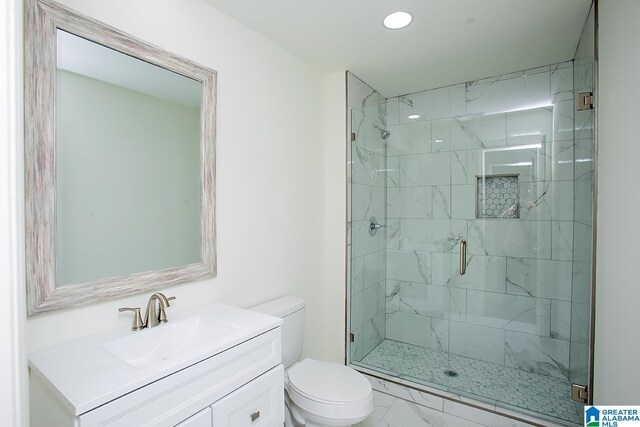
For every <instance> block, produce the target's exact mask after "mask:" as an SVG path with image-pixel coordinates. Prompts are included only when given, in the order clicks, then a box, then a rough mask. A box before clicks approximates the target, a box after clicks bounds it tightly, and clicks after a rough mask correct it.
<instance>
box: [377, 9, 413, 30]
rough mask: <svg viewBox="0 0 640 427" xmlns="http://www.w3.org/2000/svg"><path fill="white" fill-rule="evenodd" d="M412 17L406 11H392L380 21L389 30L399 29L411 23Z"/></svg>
mask: <svg viewBox="0 0 640 427" xmlns="http://www.w3.org/2000/svg"><path fill="white" fill-rule="evenodd" d="M412 20H413V17H412V16H411V15H410V14H409V13H407V12H394V13H392V14H390V15H388V16H387V17H386V18H384V21H382V23H383V24H384V26H385V27H387V28H388V29H390V30H399V29H400V28H404V27H406V26H407V25H409V24H411V21H412Z"/></svg>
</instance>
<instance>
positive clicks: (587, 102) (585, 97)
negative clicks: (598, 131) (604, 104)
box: [578, 92, 593, 111]
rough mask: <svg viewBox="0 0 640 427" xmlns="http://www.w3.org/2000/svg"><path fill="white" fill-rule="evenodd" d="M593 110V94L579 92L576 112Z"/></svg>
mask: <svg viewBox="0 0 640 427" xmlns="http://www.w3.org/2000/svg"><path fill="white" fill-rule="evenodd" d="M592 108H593V93H591V92H580V93H579V94H578V111H582V110H591V109H592Z"/></svg>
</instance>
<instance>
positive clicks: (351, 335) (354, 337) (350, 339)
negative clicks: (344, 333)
mask: <svg viewBox="0 0 640 427" xmlns="http://www.w3.org/2000/svg"><path fill="white" fill-rule="evenodd" d="M355 340H356V336H355V335H353V334H349V342H354V341H355Z"/></svg>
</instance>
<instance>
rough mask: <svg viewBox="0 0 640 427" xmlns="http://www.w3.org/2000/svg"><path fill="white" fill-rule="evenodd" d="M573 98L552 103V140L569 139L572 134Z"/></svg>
mask: <svg viewBox="0 0 640 427" xmlns="http://www.w3.org/2000/svg"><path fill="white" fill-rule="evenodd" d="M574 104H575V102H573V99H570V100H567V101H558V102H556V103H554V104H553V140H554V141H571V140H573V134H574V127H573V126H574V123H573V114H574V111H573V110H574Z"/></svg>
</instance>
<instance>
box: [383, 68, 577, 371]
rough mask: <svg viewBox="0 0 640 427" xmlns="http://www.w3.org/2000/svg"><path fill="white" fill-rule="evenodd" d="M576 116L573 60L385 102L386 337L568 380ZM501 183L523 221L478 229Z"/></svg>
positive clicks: (493, 222)
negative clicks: (507, 182)
mask: <svg viewBox="0 0 640 427" xmlns="http://www.w3.org/2000/svg"><path fill="white" fill-rule="evenodd" d="M573 111H574V101H573V64H572V62H567V63H561V64H557V65H552V66H546V67H542V68H537V69H534V70H528V71H526V72H520V73H513V74H509V75H504V76H499V77H495V78H491V79H485V80H480V81H474V82H468V83H466V84H460V85H456V86H451V87H446V88H442V89H435V90H430V91H426V92H421V93H417V94H412V95H407V96H401V97H396V98H391V99H389V100H388V101H387V127H388V129H389V130H390V131H391V137H390V138H389V139H388V142H387V166H386V168H387V174H386V178H387V181H386V191H387V194H386V203H387V224H388V229H387V242H386V248H387V252H386V290H385V292H386V318H387V321H386V337H387V338H389V339H393V340H398V341H403V342H407V343H411V344H415V345H420V346H424V347H428V348H434V349H439V350H444V351H448V352H450V353H453V354H457V355H461V356H467V357H473V358H476V359H480V360H484V361H488V362H492V363H497V364H504V365H506V366H511V367H516V368H520V369H523V370H526V371H530V372H536V373H539V374H543V375H548V376H552V377H556V378H562V379H567V378H568V376H569V369H570V367H569V366H570V360H569V358H570V357H569V347H570V338H571V333H572V331H571V301H572V299H571V295H572V289H571V286H572V261H573V244H574V240H573V233H574V212H573V196H574V163H573V160H574V132H573V129H574V113H573ZM411 114H419V115H420V116H421V118H420V119H419V120H411V119H409V118H408V116H409V115H411ZM578 167H581V166H580V165H579V166H578ZM493 174H518V181H519V186H520V188H519V192H520V199H519V217H520V218H519V219H476V213H475V212H476V210H475V204H476V198H475V194H476V193H475V192H476V181H477V176H479V175H493ZM576 191H579V190H577V189H576ZM461 239H465V240H467V242H468V249H467V252H468V256H467V265H468V266H467V273H466V275H464V276H461V275H460V274H459V272H458V269H459V242H460V240H461ZM574 332H575V331H574Z"/></svg>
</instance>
